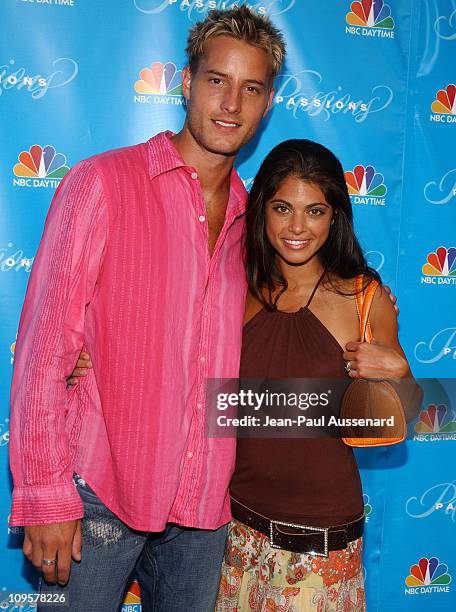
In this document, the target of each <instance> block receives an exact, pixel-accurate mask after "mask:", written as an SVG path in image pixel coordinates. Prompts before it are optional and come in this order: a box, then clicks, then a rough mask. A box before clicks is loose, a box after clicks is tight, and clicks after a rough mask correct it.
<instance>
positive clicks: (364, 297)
mask: <svg viewBox="0 0 456 612" xmlns="http://www.w3.org/2000/svg"><path fill="white" fill-rule="evenodd" d="M363 284H364V275H363V274H359V275H358V276H357V277H356V278H355V298H356V310H357V312H358V317H359V337H360V340H361V342H372V338H373V336H372V329H371V326H370V323H369V312H370V309H371V306H372V300H373V299H374V294H375V292H376V291H377V287H378V286H379V282H378V281H376V280H371V281H370V283H369V284H368V285H367V287H366V288H365V289H363Z"/></svg>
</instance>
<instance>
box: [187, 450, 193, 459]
mask: <svg viewBox="0 0 456 612" xmlns="http://www.w3.org/2000/svg"><path fill="white" fill-rule="evenodd" d="M187 457H188V458H189V459H191V458H192V457H193V453H192V451H188V453H187Z"/></svg>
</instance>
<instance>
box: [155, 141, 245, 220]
mask: <svg viewBox="0 0 456 612" xmlns="http://www.w3.org/2000/svg"><path fill="white" fill-rule="evenodd" d="M173 136H174V133H173V132H171V131H169V130H168V131H166V132H160V133H159V134H157V135H156V136H153V137H152V138H150V139H149V140H148V142H147V144H148V145H149V176H150V178H152V179H153V178H155V177H156V176H158V175H159V174H164V173H165V172H169V171H170V170H175V169H176V168H188V169H189V170H192V171H194V170H195V169H194V168H192V167H191V166H189V165H188V164H186V163H185V162H184V160H183V159H182V157H181V156H180V155H179V153H178V152H177V149H176V147H175V146H174V145H173V143H172V141H171V138H172V137H173ZM246 202H247V191H246V189H245V187H244V183H243V182H242V180H241V178H240V177H239V175H238V173H237V171H236V169H235V168H233V170H232V171H231V177H230V208H234V209H235V211H236V213H237V214H242V213H243V212H245V206H246Z"/></svg>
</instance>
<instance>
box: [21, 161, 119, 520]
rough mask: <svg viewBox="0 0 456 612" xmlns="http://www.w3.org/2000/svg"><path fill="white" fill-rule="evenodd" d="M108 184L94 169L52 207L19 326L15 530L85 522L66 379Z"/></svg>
mask: <svg viewBox="0 0 456 612" xmlns="http://www.w3.org/2000/svg"><path fill="white" fill-rule="evenodd" d="M107 226H108V221H107V210H106V202H105V198H104V194H103V189H102V184H101V181H100V178H99V177H98V175H97V173H96V171H95V169H94V168H93V166H92V165H91V163H90V162H82V163H81V164H78V166H76V167H75V168H73V169H72V170H71V171H70V172H69V173H68V175H67V176H66V177H65V179H64V180H63V181H62V184H61V185H60V187H59V189H58V190H57V192H56V194H55V197H54V199H53V201H52V204H51V207H50V210H49V213H48V216H47V219H46V224H45V228H44V234H43V238H42V241H41V243H40V247H39V249H38V253H37V257H36V259H35V262H34V265H33V270H32V273H31V277H30V281H29V285H28V289H27V295H26V299H25V303H24V307H23V311H22V315H21V320H20V324H19V333H18V339H17V343H16V351H15V366H14V374H13V381H12V387H11V440H10V464H11V471H12V474H13V480H14V491H13V505H12V511H11V519H10V522H11V524H12V525H27V526H29V525H49V524H50V523H54V524H55V523H62V522H64V521H70V520H75V519H78V518H81V517H82V514H83V508H82V502H81V499H80V497H79V495H78V493H77V491H76V489H75V487H74V485H73V481H72V475H73V465H72V463H71V457H70V453H69V446H68V434H67V432H66V430H65V415H66V410H67V407H68V391H67V384H66V378H67V376H69V374H70V373H71V372H72V370H73V367H74V364H75V363H76V360H77V357H78V355H79V353H80V351H81V348H82V346H83V343H84V317H85V310H86V306H87V305H88V304H89V302H90V301H91V298H92V294H93V291H94V287H95V283H96V279H97V276H98V271H99V267H100V264H101V260H102V255H103V250H104V245H105V241H106V237H107Z"/></svg>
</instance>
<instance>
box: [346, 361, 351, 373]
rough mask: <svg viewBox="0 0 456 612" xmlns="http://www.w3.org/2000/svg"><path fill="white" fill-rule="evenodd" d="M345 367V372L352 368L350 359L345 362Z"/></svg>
mask: <svg viewBox="0 0 456 612" xmlns="http://www.w3.org/2000/svg"><path fill="white" fill-rule="evenodd" d="M345 369H346V370H347V372H350V370H351V369H352V364H351V361H347V363H346V364H345Z"/></svg>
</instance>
